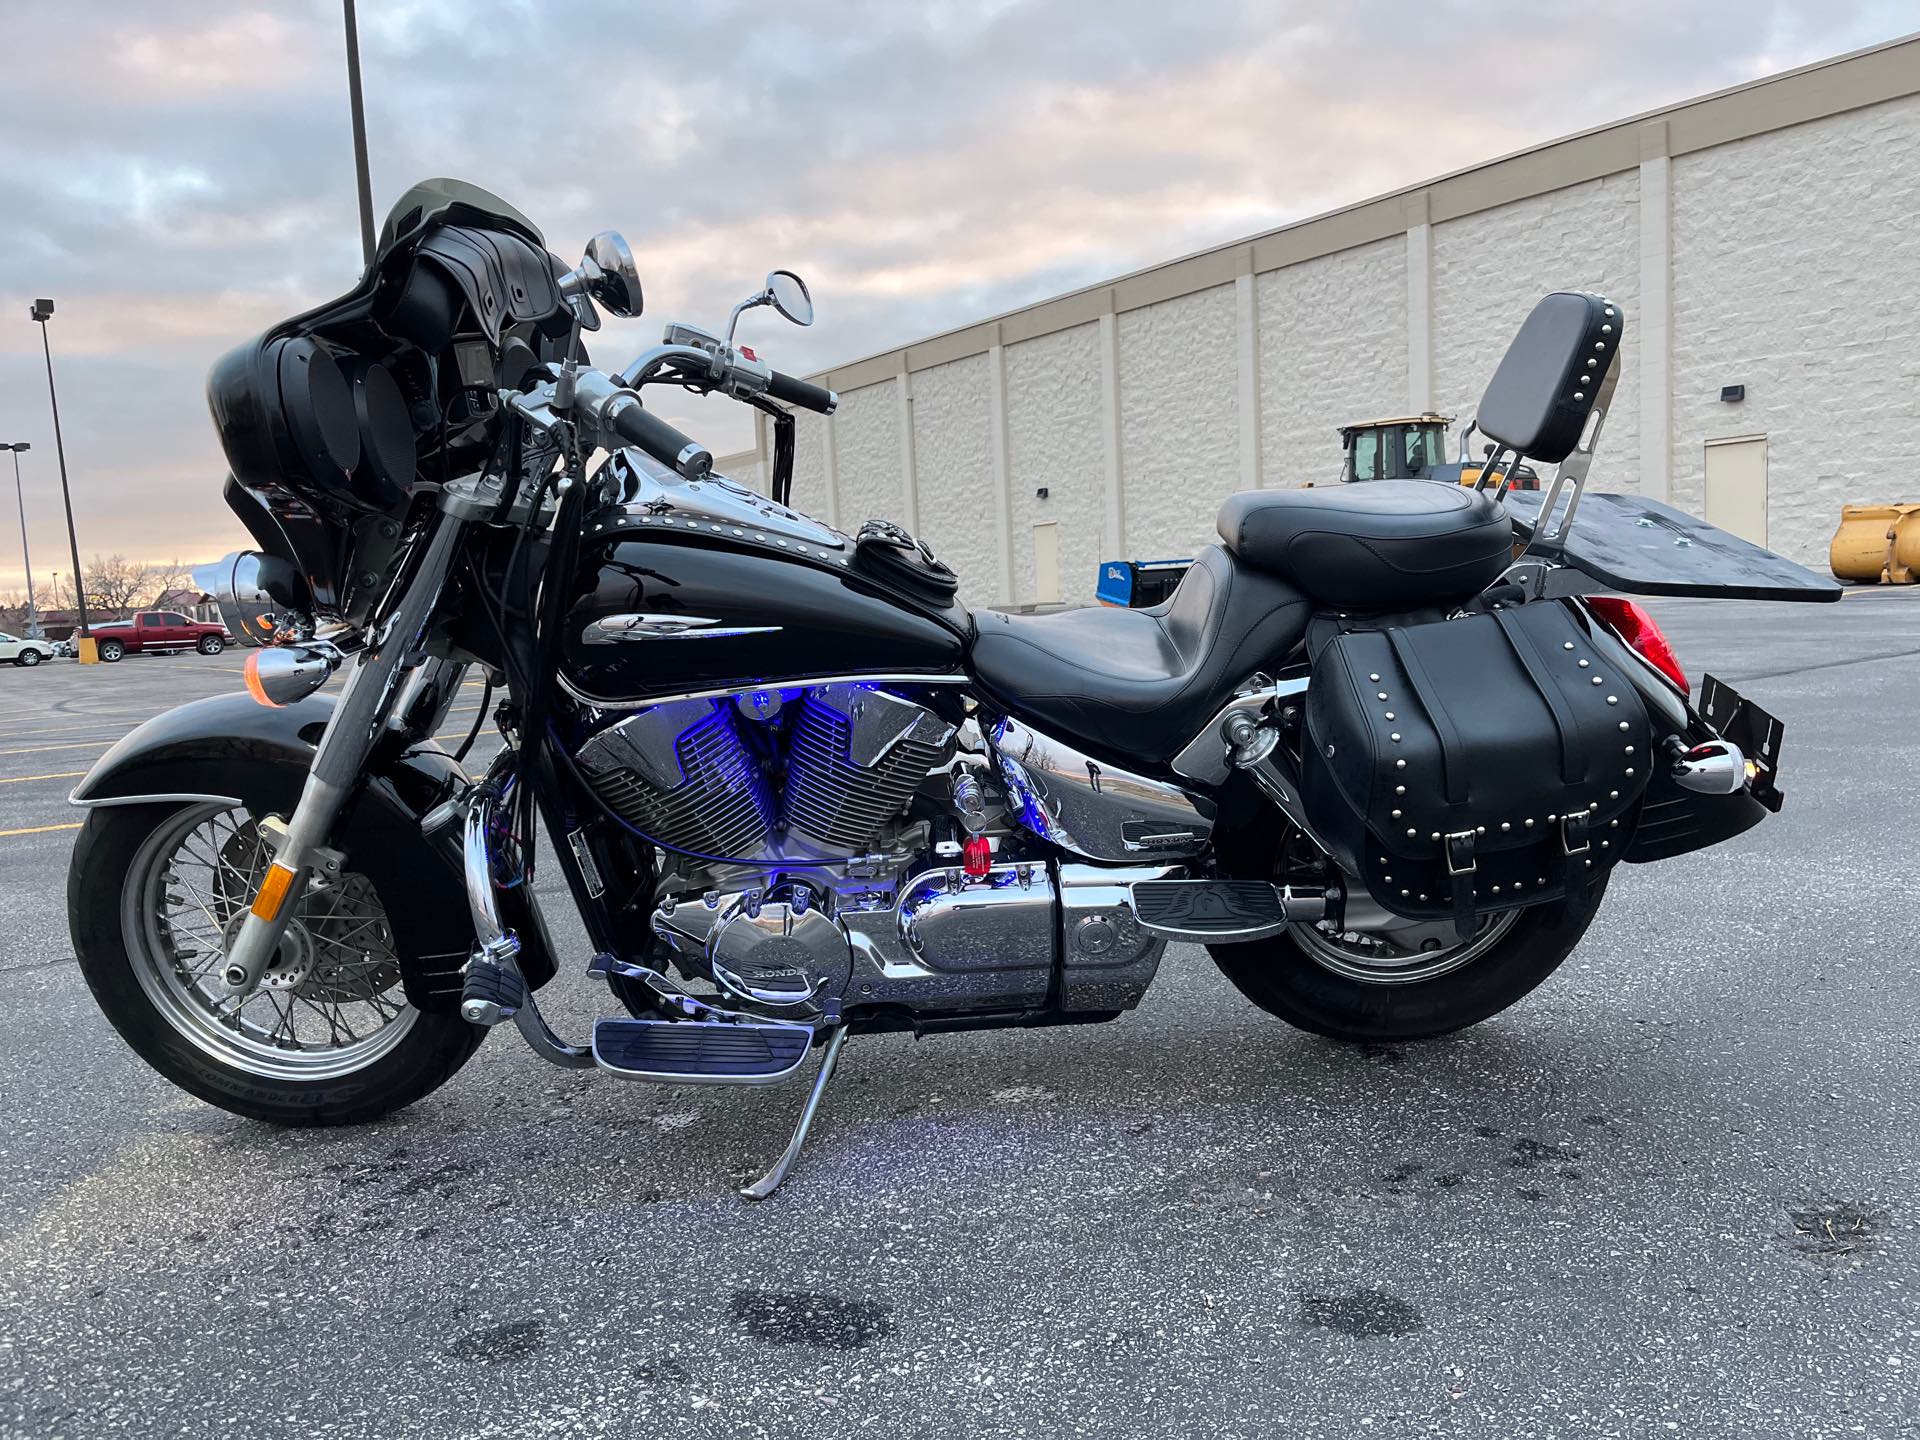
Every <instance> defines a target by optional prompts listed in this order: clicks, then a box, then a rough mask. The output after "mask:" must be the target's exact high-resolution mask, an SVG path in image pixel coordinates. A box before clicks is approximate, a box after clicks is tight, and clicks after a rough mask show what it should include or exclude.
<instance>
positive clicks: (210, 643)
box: [196, 635, 227, 655]
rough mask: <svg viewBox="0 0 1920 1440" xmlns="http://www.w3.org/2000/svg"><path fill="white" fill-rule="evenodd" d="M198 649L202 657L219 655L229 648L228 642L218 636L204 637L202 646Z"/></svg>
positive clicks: (202, 637)
mask: <svg viewBox="0 0 1920 1440" xmlns="http://www.w3.org/2000/svg"><path fill="white" fill-rule="evenodd" d="M196 648H197V649H198V650H199V651H200V653H201V654H202V655H218V654H219V653H220V652H221V651H222V650H224V649H226V648H227V642H226V641H224V640H222V639H221V638H220V637H219V636H218V635H202V636H201V637H200V644H199V645H198V646H197V647H196Z"/></svg>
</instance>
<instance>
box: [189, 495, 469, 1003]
mask: <svg viewBox="0 0 1920 1440" xmlns="http://www.w3.org/2000/svg"><path fill="white" fill-rule="evenodd" d="M433 525H434V530H433V535H432V538H431V539H430V540H429V541H428V542H427V548H426V552H425V553H424V554H423V555H422V556H421V559H420V564H419V567H418V568H417V569H416V570H415V571H414V574H413V578H412V580H411V581H409V582H408V585H407V588H406V591H405V592H404V593H403V594H402V595H401V597H400V603H399V604H398V605H397V606H396V607H395V608H394V611H393V613H392V614H391V615H390V616H388V617H387V620H386V622H385V623H384V624H383V625H382V626H380V628H379V629H378V631H377V632H376V635H375V638H374V640H373V643H372V644H370V645H368V646H367V648H366V649H365V650H362V651H361V652H360V653H359V654H358V655H357V656H356V657H355V658H354V659H353V661H352V662H351V664H352V669H350V670H349V671H348V672H347V681H346V684H345V686H344V687H343V688H342V689H341V692H340V703H339V705H338V706H337V707H335V709H334V712H333V718H332V719H331V720H329V721H328V722H327V728H326V731H325V733H323V734H322V735H321V737H320V743H319V746H318V747H317V749H316V751H315V754H314V757H313V766H312V768H311V769H310V770H309V771H308V772H307V783H306V786H305V788H304V789H303V790H302V791H301V792H300V803H299V804H298V805H296V806H295V807H294V810H293V814H292V815H291V816H290V817H288V819H287V821H286V823H285V824H284V825H279V824H274V823H268V824H263V825H262V826H261V833H262V835H263V836H264V837H265V839H266V841H267V843H268V844H269V845H270V846H271V847H272V849H273V851H274V857H273V863H272V864H271V865H270V866H268V868H267V875H266V879H265V880H263V881H262V882H261V885H260V892H259V894H258V895H256V896H255V897H254V900H253V905H252V907H251V908H250V909H249V910H248V912H247V917H246V919H245V921H244V922H242V924H241V926H240V930H239V932H238V933H237V934H236V935H235V936H234V938H233V943H232V945H231V946H230V947H229V948H228V951H227V965H226V969H225V971H224V972H222V973H223V978H224V979H225V980H226V982H227V986H228V988H229V989H230V990H231V991H232V992H233V994H235V995H238V996H245V995H250V994H252V993H253V989H254V987H255V986H257V985H258V984H259V983H260V977H261V975H263V974H264V973H265V972H266V969H267V967H268V966H269V965H271V964H272V963H273V957H274V956H275V954H277V953H278V951H279V949H280V941H281V939H282V937H283V936H284V935H285V934H286V931H287V924H288V922H289V921H290V920H291V919H292V918H293V915H294V912H295V911H296V910H298V909H299V906H300V897H301V896H302V895H303V894H304V893H305V892H306V889H307V887H308V885H310V884H311V883H312V882H313V880H314V878H315V877H316V876H319V877H321V879H322V882H323V883H328V882H332V881H334V880H337V879H338V877H339V874H340V867H341V865H342V863H343V857H342V856H341V854H340V852H339V851H337V850H333V849H331V848H329V847H328V845H327V841H328V839H329V837H330V836H331V835H332V833H333V828H334V825H335V824H336V823H337V822H338V821H339V818H340V811H341V809H342V808H343V807H344V806H345V805H346V803H347V800H348V799H349V798H350V797H351V796H352V794H353V792H354V788H355V786H356V785H357V784H358V783H359V781H360V775H361V771H362V769H363V768H364V766H365V765H366V761H367V756H368V755H369V754H371V753H372V751H373V747H374V744H375V742H377V741H378V740H379V738H380V731H381V728H382V726H384V725H385V724H386V721H387V717H388V715H389V714H391V713H392V711H393V705H394V700H395V698H396V697H397V696H398V694H399V692H400V681H401V677H402V673H403V671H406V670H408V669H412V668H415V667H418V666H419V665H420V664H421V661H422V655H421V650H420V644H421V639H422V637H423V635H424V633H425V630H426V626H427V621H428V620H429V619H430V618H431V617H432V614H433V607H434V605H435V604H436V603H437V602H438V600H439V598H440V592H441V589H442V588H443V587H444V586H445V584H446V579H447V571H448V569H449V568H450V567H451V565H452V563H453V554H454V547H455V544H456V543H457V542H458V540H459V538H460V533H461V531H462V530H463V529H464V528H465V525H464V523H463V522H462V521H460V520H457V519H455V518H454V517H453V516H450V515H444V514H443V515H439V516H437V517H436V518H435V520H434V522H433Z"/></svg>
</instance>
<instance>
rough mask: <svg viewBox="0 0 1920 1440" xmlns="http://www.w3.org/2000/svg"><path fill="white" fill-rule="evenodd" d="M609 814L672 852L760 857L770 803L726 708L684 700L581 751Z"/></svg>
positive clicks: (768, 832)
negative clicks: (660, 842) (661, 842)
mask: <svg viewBox="0 0 1920 1440" xmlns="http://www.w3.org/2000/svg"><path fill="white" fill-rule="evenodd" d="M580 761H581V766H582V768H583V769H585V771H586V772H587V776H588V778H589V780H590V781H591V782H592V784H593V788H594V790H595V791H596V792H598V794H599V796H600V798H601V799H602V800H604V801H605V802H606V803H607V805H608V806H610V807H611V808H612V809H613V811H614V813H615V814H617V815H619V816H620V818H621V819H623V820H625V821H627V822H628V823H629V824H630V825H632V826H634V827H635V828H636V829H638V830H641V831H643V832H645V833H646V834H648V835H651V836H653V837H654V838H655V839H657V840H664V841H665V842H667V843H668V844H669V845H674V846H678V847H679V848H681V849H683V850H691V851H694V852H696V853H700V854H707V855H723V856H732V855H757V854H759V853H760V852H761V851H762V850H764V849H765V848H766V846H767V843H768V841H769V839H770V838H771V836H772V833H773V818H774V816H773V803H772V800H771V799H770V798H769V796H768V794H767V786H766V781H765V779H764V778H763V777H762V776H761V774H760V771H759V768H758V767H757V766H756V765H755V764H754V761H753V756H752V755H751V753H750V752H749V751H748V749H747V746H746V744H745V742H744V741H742V740H741V738H740V734H739V732H738V731H737V730H736V729H735V728H734V725H733V722H732V720H731V718H730V716H729V714H728V711H727V710H726V708H725V707H724V706H721V705H716V704H714V703H713V702H711V701H707V700H686V701H680V702H677V703H674V704H668V705H658V706H655V707H654V708H653V709H651V710H644V711H642V712H641V713H639V714H638V715H635V716H633V717H631V718H630V719H627V720H623V721H621V722H620V723H619V724H618V725H615V726H613V727H612V728H610V729H607V730H603V731H601V732H600V733H599V734H598V735H596V736H594V737H593V738H592V739H591V740H589V741H588V742H587V743H586V745H584V746H583V747H582V748H581V751H580Z"/></svg>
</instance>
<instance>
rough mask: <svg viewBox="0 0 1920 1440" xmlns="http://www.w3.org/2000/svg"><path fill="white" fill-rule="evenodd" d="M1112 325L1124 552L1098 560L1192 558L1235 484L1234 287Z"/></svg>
mask: <svg viewBox="0 0 1920 1440" xmlns="http://www.w3.org/2000/svg"><path fill="white" fill-rule="evenodd" d="M1119 326H1120V473H1121V480H1122V492H1123V496H1124V502H1123V503H1124V510H1125V517H1126V528H1125V536H1126V541H1125V545H1126V549H1127V551H1128V552H1129V555H1128V556H1127V557H1102V558H1134V559H1159V558H1162V557H1167V556H1179V555H1192V554H1193V553H1195V552H1196V551H1197V550H1198V549H1199V548H1200V547H1201V546H1202V545H1207V544H1211V543H1212V542H1213V540H1214V538H1215V536H1214V528H1213V523H1214V515H1215V512H1217V511H1218V510H1219V508H1220V502H1221V501H1222V500H1224V499H1225V498H1226V497H1227V496H1229V495H1231V494H1232V493H1233V492H1234V491H1235V490H1237V489H1238V488H1239V486H1240V421H1239V408H1240V407H1239V401H1238V398H1237V392H1238V389H1239V380H1238V373H1239V372H1238V368H1237V361H1238V356H1237V346H1236V344H1235V340H1234V301H1233V286H1232V285H1230V284H1229V285H1216V286H1215V287H1214V288H1213V289H1211V290H1203V291H1201V292H1199V293H1198V294H1196V295H1186V296H1182V297H1181V298H1180V299H1178V300H1167V301H1163V302H1161V303H1160V304H1158V305H1149V306H1146V307H1145V308H1143V309H1140V310H1130V311H1128V312H1127V313H1126V314H1124V315H1122V316H1120V317H1119ZM1092 579H1093V576H1092V574H1091V573H1089V575H1088V583H1091V582H1092Z"/></svg>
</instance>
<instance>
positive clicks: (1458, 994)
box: [1207, 885, 1605, 1044]
mask: <svg viewBox="0 0 1920 1440" xmlns="http://www.w3.org/2000/svg"><path fill="white" fill-rule="evenodd" d="M1604 890H1605V886H1604V885H1595V886H1594V887H1593V889H1592V891H1591V893H1590V894H1589V895H1588V898H1587V899H1586V900H1585V901H1583V902H1579V903H1575V902H1572V901H1559V902H1555V903H1550V904H1545V905H1531V906H1528V907H1527V908H1526V909H1524V910H1512V911H1503V912H1500V913H1498V914H1496V915H1493V916H1491V917H1489V918H1488V919H1487V920H1485V921H1484V922H1483V923H1482V925H1481V927H1480V929H1479V930H1478V931H1477V932H1476V933H1475V934H1474V935H1473V936H1472V937H1470V938H1469V939H1468V940H1467V941H1465V942H1460V941H1458V940H1457V939H1453V940H1451V943H1450V944H1443V945H1442V946H1441V947H1440V948H1438V949H1433V950H1426V951H1420V950H1410V949H1404V948H1403V947H1401V946H1396V945H1381V944H1378V943H1373V944H1369V943H1368V942H1366V941H1364V940H1362V939H1360V938H1359V937H1354V936H1345V937H1336V936H1334V935H1332V934H1331V933H1330V931H1329V930H1326V929H1320V928H1317V927H1311V926H1303V925H1295V926H1293V927H1292V928H1291V929H1289V930H1288V931H1286V932H1285V933H1283V934H1281V935H1277V936H1273V937H1271V938H1269V939H1266V940H1255V941H1250V942H1248V943H1245V944H1240V945H1210V946H1208V947H1207V948H1208V949H1209V950H1210V951H1211V952H1212V954H1213V958H1214V962H1215V963H1216V964H1217V965H1219V967H1220V969H1221V970H1222V971H1223V972H1224V973H1225V975H1226V977H1227V979H1229V980H1230V981H1232V982H1233V984H1234V987H1235V988H1236V989H1238V990H1239V991H1240V993H1241V994H1242V995H1245V996H1246V997H1247V998H1248V999H1249V1000H1251V1001H1253V1003H1254V1004H1256V1005H1258V1006H1259V1007H1260V1008H1261V1009H1262V1010H1265V1011H1266V1012H1267V1013H1268V1014H1270V1015H1276V1016H1278V1017H1279V1018H1280V1019H1282V1020H1284V1021H1286V1022H1287V1023H1288V1024H1289V1025H1293V1026H1295V1027H1297V1028H1299V1029H1301V1030H1308V1031H1311V1032H1312V1033H1314V1034H1316V1035H1326V1036H1328V1037H1330V1038H1332V1039H1335V1040H1350V1041H1357V1042H1372V1043H1375V1044H1380V1043H1389V1042H1396V1041H1403V1040H1426V1039H1430V1038H1432V1037H1434V1036H1436V1035H1446V1034H1450V1033H1451V1032H1453V1031H1455V1030H1464V1029H1465V1028H1466V1027H1467V1026H1469V1025H1477V1024H1479V1023H1480V1022H1481V1021H1482V1020H1485V1019H1488V1018H1489V1017H1490V1016H1494V1015H1497V1014H1499V1013H1500V1012H1501V1011H1502V1010H1505V1009H1506V1008H1507V1007H1508V1006H1510V1005H1512V1004H1514V1003H1515V1002H1517V1001H1518V1000H1520V999H1521V998H1522V997H1523V996H1525V995H1526V994H1527V993H1528V992H1529V991H1531V990H1532V989H1533V988H1534V987H1535V986H1536V985H1538V984H1539V983H1540V982H1541V981H1543V980H1545V979H1546V978H1547V976H1549V975H1551V974H1552V973H1553V972H1554V971H1555V970H1556V969H1558V968H1559V966H1560V962H1561V961H1563V960H1565V959H1566V958H1567V956H1568V954H1569V953H1571V952H1572V950H1573V947H1574V946H1575V945H1577V944H1579V942H1580V937H1581V936H1582V935H1584V934H1586V931H1587V926H1588V925H1589V924H1591V923H1592V921H1593V916H1594V912H1595V911H1596V910H1597V909H1598V908H1599V906H1600V900H1601V897H1602V894H1603V892H1604ZM1309 931H1311V932H1312V933H1310V934H1309V933H1307V932H1309ZM1370 950H1371V951H1372V952H1374V953H1372V954H1371V955H1370V954H1369V951H1370ZM1392 952H1400V953H1398V954H1395V953H1392Z"/></svg>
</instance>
